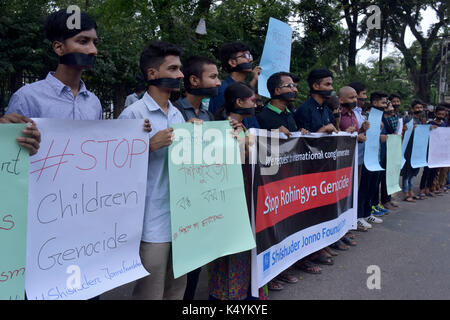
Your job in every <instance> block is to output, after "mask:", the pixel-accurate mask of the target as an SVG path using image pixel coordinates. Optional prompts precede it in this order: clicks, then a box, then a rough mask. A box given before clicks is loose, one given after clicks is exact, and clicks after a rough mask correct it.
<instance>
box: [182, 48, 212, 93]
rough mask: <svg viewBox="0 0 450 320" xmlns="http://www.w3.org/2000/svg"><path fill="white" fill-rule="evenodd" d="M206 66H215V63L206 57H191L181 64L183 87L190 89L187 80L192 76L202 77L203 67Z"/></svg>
mask: <svg viewBox="0 0 450 320" xmlns="http://www.w3.org/2000/svg"><path fill="white" fill-rule="evenodd" d="M207 64H213V65H216V63H215V62H214V61H213V60H211V59H210V58H207V57H201V56H191V57H189V58H187V59H186V61H185V62H184V63H183V75H184V87H185V88H190V87H191V82H190V80H189V78H190V77H191V76H192V75H194V76H196V77H198V78H201V77H202V73H203V71H204V66H205V65H207Z"/></svg>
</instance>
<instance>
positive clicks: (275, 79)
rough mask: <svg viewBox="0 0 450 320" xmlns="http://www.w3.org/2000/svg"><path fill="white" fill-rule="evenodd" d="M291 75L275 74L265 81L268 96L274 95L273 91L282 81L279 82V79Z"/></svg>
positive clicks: (287, 73) (285, 73)
mask: <svg viewBox="0 0 450 320" xmlns="http://www.w3.org/2000/svg"><path fill="white" fill-rule="evenodd" d="M291 75H292V74H291V73H289V72H277V73H274V74H272V75H271V76H270V77H269V79H267V90H268V91H269V93H270V96H271V97H273V96H274V95H275V89H276V88H278V87H279V86H280V85H281V83H282V82H283V81H281V77H291V78H292V76H291Z"/></svg>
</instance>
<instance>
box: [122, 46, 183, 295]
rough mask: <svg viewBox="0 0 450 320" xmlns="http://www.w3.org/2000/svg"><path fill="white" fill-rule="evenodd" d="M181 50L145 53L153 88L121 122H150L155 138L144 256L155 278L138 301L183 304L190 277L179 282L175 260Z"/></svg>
mask: <svg viewBox="0 0 450 320" xmlns="http://www.w3.org/2000/svg"><path fill="white" fill-rule="evenodd" d="M181 53H182V51H181V49H180V48H178V47H177V46H175V45H173V44H171V43H168V42H164V41H153V42H151V43H150V44H149V45H148V46H147V47H146V48H145V49H144V51H143V52H142V54H141V59H140V67H141V71H142V73H143V74H144V77H145V79H146V80H147V82H148V84H149V87H148V90H147V92H145V94H144V96H143V97H142V99H140V100H138V101H136V102H135V103H133V104H132V105H130V106H129V107H128V108H126V109H125V110H124V111H123V112H122V114H121V115H120V116H119V119H149V120H150V124H151V127H152V132H150V133H149V138H150V158H149V164H148V175H147V198H146V202H145V214H144V226H143V230H142V241H141V247H140V256H141V260H142V264H143V265H144V267H145V268H146V269H147V271H148V272H150V273H151V274H150V275H149V276H147V277H144V278H142V279H139V280H138V281H137V283H136V286H135V288H134V291H133V299H140V300H141V299H146V300H162V299H164V300H166V299H168V300H182V299H183V294H184V291H185V287H186V276H182V277H179V278H177V279H174V275H173V266H172V257H171V241H172V236H171V221H170V202H169V171H168V164H167V158H168V148H167V147H168V146H169V145H170V144H171V143H172V139H173V128H171V125H172V124H175V123H184V122H185V120H184V118H183V116H182V115H181V113H180V111H179V110H178V109H177V108H175V107H174V106H173V105H172V103H171V102H170V101H169V97H170V94H171V92H172V91H176V90H179V89H180V84H181V79H183V73H182V72H181V61H180V55H181Z"/></svg>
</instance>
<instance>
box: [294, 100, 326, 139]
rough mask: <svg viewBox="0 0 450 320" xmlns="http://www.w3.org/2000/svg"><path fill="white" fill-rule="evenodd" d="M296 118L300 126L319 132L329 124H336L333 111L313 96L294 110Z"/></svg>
mask: <svg viewBox="0 0 450 320" xmlns="http://www.w3.org/2000/svg"><path fill="white" fill-rule="evenodd" d="M294 118H295V121H296V122H297V127H298V128H303V129H306V130H308V131H309V132H317V131H319V129H320V128H322V127H323V126H326V125H327V124H330V123H331V124H334V116H333V112H331V110H330V109H329V108H328V107H327V106H321V105H320V104H319V103H318V102H317V101H316V100H315V99H314V98H313V97H309V99H308V100H306V102H305V103H304V104H302V105H301V106H300V107H298V108H297V110H295V112H294Z"/></svg>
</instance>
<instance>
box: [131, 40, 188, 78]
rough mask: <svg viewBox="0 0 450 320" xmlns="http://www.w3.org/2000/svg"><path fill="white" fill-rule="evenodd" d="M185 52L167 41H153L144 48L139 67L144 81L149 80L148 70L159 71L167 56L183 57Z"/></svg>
mask: <svg viewBox="0 0 450 320" xmlns="http://www.w3.org/2000/svg"><path fill="white" fill-rule="evenodd" d="M182 54H183V50H181V48H179V47H178V46H176V45H174V44H172V43H170V42H167V41H152V42H150V43H149V44H148V46H146V47H145V48H144V51H142V53H141V59H140V61H139V65H140V68H141V72H142V74H143V75H144V79H145V80H148V79H147V69H148V68H155V69H158V68H159V67H160V66H161V64H163V62H164V58H165V57H166V56H171V55H173V56H178V57H179V56H181V55H182Z"/></svg>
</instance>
